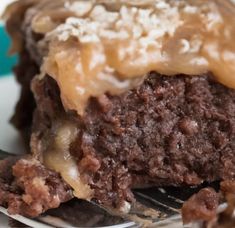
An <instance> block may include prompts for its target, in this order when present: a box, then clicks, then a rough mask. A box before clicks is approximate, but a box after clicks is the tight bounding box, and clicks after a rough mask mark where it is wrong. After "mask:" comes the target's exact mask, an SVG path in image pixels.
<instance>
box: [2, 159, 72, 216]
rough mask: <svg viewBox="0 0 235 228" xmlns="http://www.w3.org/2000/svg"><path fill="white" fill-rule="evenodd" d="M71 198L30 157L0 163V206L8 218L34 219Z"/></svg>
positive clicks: (55, 177) (66, 189)
mask: <svg viewBox="0 0 235 228" xmlns="http://www.w3.org/2000/svg"><path fill="white" fill-rule="evenodd" d="M71 198H72V191H71V189H70V187H69V186H68V185H67V184H66V183H65V182H64V181H63V180H62V179H61V177H60V176H59V175H58V174H57V173H55V172H53V171H49V170H48V169H46V168H45V167H44V166H43V165H42V164H40V162H39V161H38V160H35V159H33V158H30V157H26V158H20V157H10V158H7V159H5V160H3V161H0V204H1V205H3V206H5V207H7V208H8V212H9V213H10V214H18V213H20V214H22V215H25V216H30V217H36V216H37V215H39V214H42V213H43V212H45V211H46V210H48V209H51V208H57V207H58V206H59V205H60V203H61V202H65V201H68V200H69V199H71Z"/></svg>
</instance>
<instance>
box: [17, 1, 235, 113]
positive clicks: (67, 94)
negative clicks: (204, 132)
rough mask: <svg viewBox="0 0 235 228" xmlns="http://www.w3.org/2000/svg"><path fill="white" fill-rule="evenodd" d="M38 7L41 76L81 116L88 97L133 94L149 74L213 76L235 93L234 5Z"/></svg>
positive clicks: (145, 3)
mask: <svg viewBox="0 0 235 228" xmlns="http://www.w3.org/2000/svg"><path fill="white" fill-rule="evenodd" d="M23 1H24V0H22V2H23ZM25 1H27V0H25ZM31 1H32V0H31ZM20 2H21V1H20ZM35 2H37V4H36V3H35V9H37V10H38V13H37V14H35V16H34V19H33V21H32V29H33V30H34V31H35V32H36V33H41V34H44V35H45V38H44V39H43V40H41V41H40V42H39V43H38V48H44V49H45V46H46V47H47V50H48V52H47V54H46V56H45V58H44V60H43V67H42V73H43V74H49V75H50V76H51V77H53V78H54V79H55V80H56V81H57V83H58V85H59V87H60V90H61V98H62V102H63V104H64V107H65V108H66V109H72V110H76V111H77V113H78V114H80V115H82V114H83V113H84V110H85V108H86V104H87V101H88V99H89V98H90V97H92V96H93V97H97V96H100V95H102V94H104V93H105V92H109V93H110V94H113V95H115V94H120V93H122V92H125V91H127V90H129V89H132V88H135V87H136V86H138V85H139V84H140V83H141V82H142V81H143V80H144V78H145V76H146V74H147V73H148V72H150V71H157V72H159V73H162V74H165V75H169V76H171V75H176V74H186V75H201V74H203V73H207V72H212V73H213V75H214V76H215V78H216V80H218V81H219V82H220V83H222V84H224V85H226V86H228V87H230V88H234V89H235V41H234V39H235V4H234V3H233V2H232V1H231V0H222V1H221V0H210V1H205V0H197V1H195V0H177V1H175V0H165V1H164V0H147V1H146V0H145V1H142V0H139V1H137V0H131V1H124V0H123V1H122V0H97V1H95V0H93V1H92V0H90V1H81V0H80V1H79V0H70V1H67V0H58V1H51V0H41V1H35ZM55 2H56V3H55Z"/></svg>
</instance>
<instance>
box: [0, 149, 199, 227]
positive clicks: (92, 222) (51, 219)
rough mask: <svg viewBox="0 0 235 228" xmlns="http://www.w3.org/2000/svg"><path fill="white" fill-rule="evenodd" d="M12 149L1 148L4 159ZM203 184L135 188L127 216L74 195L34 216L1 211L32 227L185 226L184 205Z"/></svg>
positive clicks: (0, 209) (1, 209)
mask: <svg viewBox="0 0 235 228" xmlns="http://www.w3.org/2000/svg"><path fill="white" fill-rule="evenodd" d="M9 155H11V154H10V153H7V152H4V151H1V150H0V159H4V158H6V157H7V156H9ZM198 190H199V188H174V187H168V188H149V189H137V190H134V194H135V197H136V200H137V202H136V203H135V204H134V205H133V207H132V209H131V211H130V213H129V214H128V215H127V216H124V217H120V216H114V215H112V214H110V213H109V212H108V211H107V210H106V209H105V208H103V207H101V206H100V205H97V204H96V203H95V202H87V201H83V200H79V199H73V200H71V201H69V202H67V203H64V204H62V205H61V206H60V207H59V208H57V209H51V210H49V211H47V212H46V213H45V214H43V215H41V216H39V217H37V218H34V219H30V218H26V217H24V216H20V215H10V214H8V212H7V210H6V209H5V208H3V207H0V212H2V213H4V214H5V215H7V216H9V217H11V218H13V219H15V220H17V221H19V222H21V223H23V224H25V225H28V226H30V227H37V228H49V227H62V228H65V227H66V228H67V227H112V228H115V227H116V228H124V227H141V226H143V224H145V226H148V227H174V228H176V227H182V226H183V225H182V222H181V216H180V208H181V206H182V204H183V202H184V201H185V200H186V199H188V198H189V197H190V196H191V195H192V194H193V193H195V192H197V191H198Z"/></svg>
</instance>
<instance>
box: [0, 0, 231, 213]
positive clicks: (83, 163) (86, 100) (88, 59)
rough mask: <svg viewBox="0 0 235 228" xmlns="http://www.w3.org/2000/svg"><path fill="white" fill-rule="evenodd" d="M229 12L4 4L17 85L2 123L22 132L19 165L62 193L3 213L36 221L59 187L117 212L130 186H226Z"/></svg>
mask: <svg viewBox="0 0 235 228" xmlns="http://www.w3.org/2000/svg"><path fill="white" fill-rule="evenodd" d="M234 11H235V7H234V5H233V3H232V2H231V1H229V0H226V1H223V2H222V1H216V0H213V1H208V2H207V1H206V2H205V1H203V0H198V1H191V0H188V1H186V0H180V1H173V0H172V1H171V0H165V1H163V0H147V1H135V0H132V1H122V0H113V1H108V0H107V1H105V0H96V1H81V0H57V1H49V0H20V1H17V2H16V3H13V4H12V5H11V6H9V7H8V9H7V11H6V13H5V18H6V21H7V29H8V31H9V33H10V35H11V36H12V39H13V47H12V52H17V53H18V54H19V57H20V62H19V64H18V66H17V67H16V68H15V73H16V77H17V79H18V81H19V82H20V84H21V86H22V95H21V98H20V101H19V103H18V105H17V108H16V113H15V115H14V117H13V119H12V122H13V123H14V124H15V126H16V127H17V128H18V129H20V130H21V131H22V132H25V131H28V130H29V129H30V148H31V150H30V151H31V157H33V158H30V159H33V160H34V161H35V162H37V163H38V165H39V164H40V166H42V167H43V168H42V169H43V170H48V171H45V172H46V173H47V172H48V173H49V174H47V175H49V177H48V178H49V179H50V176H51V175H52V176H53V179H54V176H56V178H55V179H56V180H57V182H56V183H58V180H60V181H61V183H62V184H59V183H58V185H57V184H56V185H55V184H53V183H52V184H51V181H49V186H50V187H49V188H50V189H51V191H52V192H53V194H49V197H50V196H51V197H53V196H54V194H55V193H56V192H58V191H59V192H60V194H59V196H60V195H61V197H59V199H58V201H57V202H56V204H53V203H52V204H49V203H48V205H44V204H43V209H42V210H38V211H34V212H33V213H32V212H30V213H27V211H25V210H24V211H22V209H21V207H18V208H14V210H11V203H12V202H17V200H16V201H14V200H13V199H8V198H6V199H8V200H5V201H3V202H2V203H3V204H4V205H7V204H8V206H9V208H10V212H12V213H26V214H28V215H29V216H36V215H37V214H40V213H41V212H43V211H45V210H47V209H48V208H50V207H56V206H58V203H59V202H63V201H65V200H68V199H70V198H71V197H72V196H71V195H69V194H67V193H68V191H69V190H68V188H69V189H72V191H73V196H75V197H78V198H81V199H86V200H91V199H92V200H95V201H96V202H98V203H100V204H102V205H104V206H105V207H109V208H110V207H111V208H115V209H118V210H119V211H121V212H123V213H128V211H129V210H130V208H131V204H132V203H133V202H134V200H135V199H134V197H133V194H132V192H131V189H133V188H143V187H147V186H186V185H187V186H196V185H199V184H201V183H202V182H204V181H208V182H212V181H214V180H231V179H234V178H235V156H234V153H235V90H234V89H235V68H234V66H235V57H234V55H235V54H234V53H235V43H234V37H235V23H234V22H235V17H234V15H235V14H234ZM18 163H19V164H21V166H20V170H21V169H22V170H24V165H23V164H24V163H22V162H21V161H18ZM17 167H18V166H17ZM14 169H15V168H14ZM13 175H14V176H15V178H16V179H17V178H20V179H24V176H25V173H24V172H20V171H19V172H18V173H14V172H13ZM19 175H21V177H19ZM17 183H18V182H17ZM65 183H66V184H65ZM20 185H21V184H20ZM61 186H62V187H61ZM68 186H69V187H68ZM58 188H59V189H58ZM21 189H22V188H21ZM23 189H24V187H23ZM63 191H64V192H63ZM20 193H22V191H20V192H18V194H19V195H20ZM27 194H29V195H30V193H27ZM56 194H57V195H58V193H56ZM22 198H23V197H22ZM34 199H35V198H34ZM22 200H23V201H25V199H24V198H23V199H22ZM35 200H36V201H37V199H35ZM38 200H39V202H35V203H39V204H40V203H41V202H40V199H38ZM1 201H2V200H1ZM46 202H47V201H46ZM24 203H26V204H27V203H28V202H27V201H26V202H24ZM29 205H31V204H29Z"/></svg>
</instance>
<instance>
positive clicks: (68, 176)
mask: <svg viewBox="0 0 235 228" xmlns="http://www.w3.org/2000/svg"><path fill="white" fill-rule="evenodd" d="M52 130H53V132H54V134H53V135H52V139H51V145H49V146H48V148H47V149H46V151H45V153H44V154H43V163H44V164H45V165H46V166H47V167H48V168H50V169H52V170H54V171H56V172H58V173H60V174H61V176H62V177H63V179H64V180H65V181H66V182H67V183H68V184H69V185H70V186H71V187H72V188H73V190H74V196H75V197H78V198H79V199H86V200H89V199H91V198H92V196H93V190H92V189H91V188H90V186H89V185H88V184H87V183H84V181H83V180H82V178H81V176H80V173H79V171H78V164H77V162H76V159H75V158H74V157H73V156H72V155H71V154H70V152H69V146H70V144H71V143H72V142H73V141H74V139H75V138H76V136H77V128H76V127H75V126H74V124H72V123H70V122H65V121H58V122H55V124H54V125H53V129H52Z"/></svg>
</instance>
